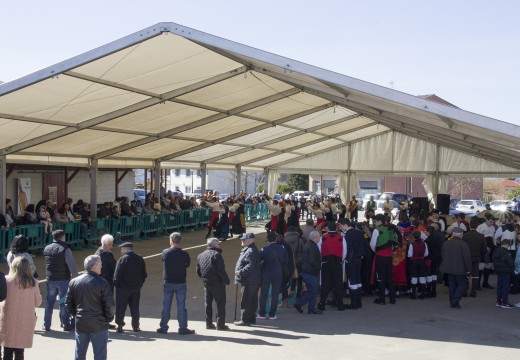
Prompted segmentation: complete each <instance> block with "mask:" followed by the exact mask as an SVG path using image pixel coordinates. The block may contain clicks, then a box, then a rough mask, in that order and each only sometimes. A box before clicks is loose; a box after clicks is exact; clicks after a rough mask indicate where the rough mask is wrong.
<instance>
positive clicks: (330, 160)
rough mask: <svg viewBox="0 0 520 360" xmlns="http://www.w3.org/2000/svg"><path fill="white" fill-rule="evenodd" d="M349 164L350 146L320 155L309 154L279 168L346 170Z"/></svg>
mask: <svg viewBox="0 0 520 360" xmlns="http://www.w3.org/2000/svg"><path fill="white" fill-rule="evenodd" d="M347 164H348V147H347V146H345V147H341V148H338V149H334V150H331V151H327V152H324V153H321V154H318V155H314V156H309V157H308V158H305V159H301V160H297V161H294V162H290V163H287V164H284V165H282V166H280V167H279V168H278V171H279V172H285V170H287V171H294V170H298V169H306V170H305V171H306V173H307V172H308V171H309V170H312V169H316V170H324V169H329V170H337V171H344V170H346V168H347Z"/></svg>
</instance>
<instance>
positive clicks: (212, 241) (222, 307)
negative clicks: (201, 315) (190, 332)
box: [197, 238, 229, 330]
mask: <svg viewBox="0 0 520 360" xmlns="http://www.w3.org/2000/svg"><path fill="white" fill-rule="evenodd" d="M207 243H208V248H207V249H206V250H205V251H204V252H203V253H201V254H199V256H198V257H197V275H199V277H200V278H201V279H202V282H203V283H204V305H205V308H206V329H215V328H216V329H217V330H229V327H228V326H227V325H226V285H229V277H228V275H227V273H226V268H225V265H224V259H223V258H222V254H221V253H222V250H221V249H220V243H219V241H218V239H217V238H209V239H208V240H207ZM213 300H215V302H216V303H217V326H216V327H215V325H214V324H213Z"/></svg>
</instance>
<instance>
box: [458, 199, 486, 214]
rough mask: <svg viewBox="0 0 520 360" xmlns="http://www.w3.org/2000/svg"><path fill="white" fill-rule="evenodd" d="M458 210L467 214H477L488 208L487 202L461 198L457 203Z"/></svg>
mask: <svg viewBox="0 0 520 360" xmlns="http://www.w3.org/2000/svg"><path fill="white" fill-rule="evenodd" d="M456 210H458V211H462V212H463V213H467V214H477V213H479V212H481V211H485V210H486V203H485V202H484V201H481V200H461V201H459V203H458V204H457V207H456Z"/></svg>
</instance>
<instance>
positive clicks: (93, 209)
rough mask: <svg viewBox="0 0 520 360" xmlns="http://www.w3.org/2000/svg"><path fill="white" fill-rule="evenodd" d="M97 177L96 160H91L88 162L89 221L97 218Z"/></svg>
mask: <svg viewBox="0 0 520 360" xmlns="http://www.w3.org/2000/svg"><path fill="white" fill-rule="evenodd" d="M97 175H98V161H97V159H92V160H91V161H90V218H91V219H95V218H96V217H97ZM116 186H117V185H116Z"/></svg>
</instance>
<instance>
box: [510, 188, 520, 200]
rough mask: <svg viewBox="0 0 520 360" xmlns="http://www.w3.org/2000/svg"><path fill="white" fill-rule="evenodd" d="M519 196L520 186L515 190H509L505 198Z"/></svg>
mask: <svg viewBox="0 0 520 360" xmlns="http://www.w3.org/2000/svg"><path fill="white" fill-rule="evenodd" d="M517 196H520V186H518V187H517V188H516V189H513V190H511V191H510V192H508V193H507V198H508V199H512V198H514V197H517Z"/></svg>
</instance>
